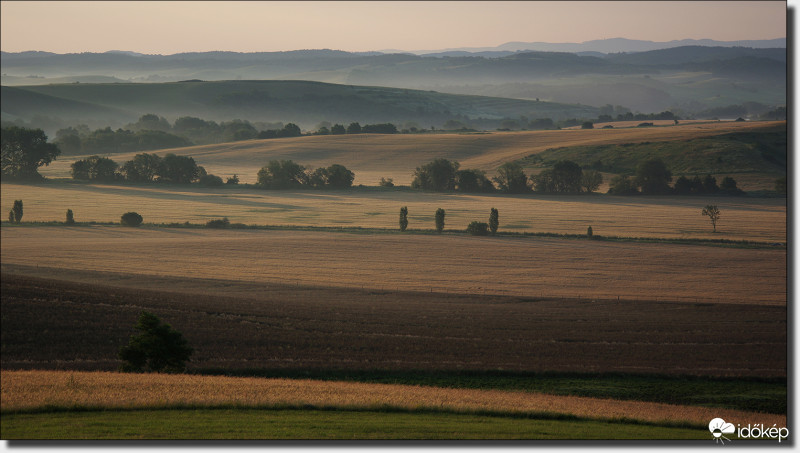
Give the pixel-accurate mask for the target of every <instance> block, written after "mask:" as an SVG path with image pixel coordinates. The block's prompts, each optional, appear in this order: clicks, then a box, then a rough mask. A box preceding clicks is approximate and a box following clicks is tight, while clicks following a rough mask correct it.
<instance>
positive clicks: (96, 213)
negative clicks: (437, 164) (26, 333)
mask: <svg viewBox="0 0 800 453" xmlns="http://www.w3.org/2000/svg"><path fill="white" fill-rule="evenodd" d="M18 199H22V200H23V202H24V206H25V214H24V218H23V220H25V221H45V222H47V221H63V220H64V216H65V212H66V210H67V209H72V210H73V212H74V213H75V220H76V221H78V222H90V221H94V222H119V218H120V216H121V215H122V214H123V213H125V212H128V211H135V212H138V213H139V214H141V215H142V216H143V217H144V221H145V223H173V222H174V223H184V222H192V223H205V222H207V221H208V220H211V219H220V218H223V217H227V218H228V219H229V220H230V221H231V222H232V223H244V224H248V225H249V224H258V225H296V226H323V227H331V226H332V227H363V228H383V229H389V230H396V229H397V228H398V214H399V212H400V208H401V207H402V206H407V207H408V211H409V214H408V218H409V226H408V227H409V229H427V230H430V229H433V228H434V213H435V212H436V209H438V208H442V209H444V210H445V212H446V217H445V228H446V229H454V230H461V231H463V230H464V229H466V227H467V225H468V224H469V223H470V222H472V221H475V220H478V221H481V222H486V221H487V220H488V217H489V210H490V209H491V208H496V209H498V211H499V213H500V231H512V232H529V233H531V232H547V233H558V234H585V233H586V230H587V228H588V227H589V226H591V227H592V229H593V231H594V234H596V235H602V236H623V237H650V238H705V239H729V240H747V241H759V242H769V243H776V242H779V243H785V242H786V199H785V198H737V197H622V196H609V195H594V196H566V195H565V196H555V195H551V196H543V195H533V196H500V195H466V194H436V193H423V192H407V191H386V192H383V191H346V192H345V191H342V192H335V191H334V192H328V191H324V192H323V191H267V190H259V189H244V188H236V189H234V188H221V189H202V188H195V187H181V186H159V185H154V186H126V185H88V184H71V183H67V182H52V183H46V184H40V185H21V184H7V183H4V184H2V191H1V192H0V211H1V212H5V213H8V211H9V210H11V207H12V206H13V203H14V200H18ZM707 204H715V205H717V206H718V207H719V209H720V211H721V213H722V217H721V219H720V220H719V222H718V223H717V233H714V232H713V231H712V228H711V222H709V219H708V217H705V216H703V215H702V214H701V210H702V208H703V207H704V206H705V205H707Z"/></svg>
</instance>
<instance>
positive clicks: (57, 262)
mask: <svg viewBox="0 0 800 453" xmlns="http://www.w3.org/2000/svg"><path fill="white" fill-rule="evenodd" d="M1 234H2V242H1V243H0V247H1V250H2V255H3V264H4V265H6V264H19V265H27V266H36V265H40V266H43V267H53V268H67V269H78V270H91V271H109V270H110V271H114V272H119V273H125V274H132V275H138V276H152V277H158V276H172V277H188V276H191V277H198V278H221V279H230V280H238V281H246V282H260V283H268V282H271V283H290V284H299V285H318V286H338V287H351V288H362V287H364V288H371V289H391V290H401V291H405V290H410V291H433V292H459V293H471V294H509V295H519V296H525V297H541V296H557V297H588V298H598V297H600V298H617V297H620V298H623V299H639V300H656V299H661V300H679V299H681V298H689V299H691V300H694V301H712V302H724V303H733V304H736V303H763V304H769V305H785V303H786V251H785V250H784V249H741V248H730V247H704V246H689V245H675V244H664V243H656V244H643V243H616V242H606V241H592V240H588V239H569V240H567V239H561V238H541V237H528V238H511V237H497V238H487V237H483V238H481V237H469V236H464V235H447V234H445V235H443V236H438V235H403V234H354V233H337V232H319V231H310V232H304V231H278V230H209V229H180V228H176V229H173V228H152V229H141V228H140V229H133V228H125V227H122V226H81V227H59V226H41V227H4V228H3V229H2V232H1Z"/></svg>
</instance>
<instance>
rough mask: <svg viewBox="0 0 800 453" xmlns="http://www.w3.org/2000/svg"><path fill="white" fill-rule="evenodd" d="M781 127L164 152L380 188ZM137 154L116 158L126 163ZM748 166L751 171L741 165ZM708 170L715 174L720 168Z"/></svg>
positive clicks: (350, 138)
mask: <svg viewBox="0 0 800 453" xmlns="http://www.w3.org/2000/svg"><path fill="white" fill-rule="evenodd" d="M780 127H782V128H783V129H784V130H785V127H786V122H784V121H777V122H739V123H737V122H712V123H686V124H678V125H674V126H665V127H651V128H635V127H634V128H619V129H591V130H557V131H525V132H490V133H466V134H452V133H451V134H419V135H417V134H408V135H407V134H395V135H382V134H358V135H337V136H330V135H326V136H307V137H298V138H284V139H271V140H250V141H243V142H234V143H224V144H216V145H203V146H193V147H187V148H179V149H170V150H163V151H158V154H164V153H167V152H172V153H175V154H179V155H186V156H192V157H194V159H195V160H196V161H197V162H198V164H199V165H202V166H204V167H205V168H206V170H208V172H210V173H214V174H218V175H224V176H230V175H233V174H234V173H236V174H238V175H239V177H240V179H241V181H242V182H249V183H254V182H255V181H256V174H257V173H258V170H259V169H260V168H261V167H263V166H264V165H266V163H267V162H269V161H270V160H274V159H291V160H293V161H295V162H297V163H300V164H303V165H307V166H312V167H320V166H328V165H331V164H334V163H338V164H342V165H344V166H346V167H347V168H349V169H350V170H352V171H353V172H354V173H355V174H356V180H355V182H354V183H355V184H364V185H372V186H374V185H377V184H378V181H379V180H380V178H381V177H387V178H393V179H394V181H395V184H404V185H408V184H410V182H411V180H412V177H413V173H414V170H415V169H416V168H417V167H418V166H420V165H423V164H425V163H427V162H429V161H431V160H433V159H436V158H440V157H442V158H446V159H450V160H455V161H458V162H460V163H461V168H479V169H482V170H486V171H487V172H489V173H490V174H491V175H493V174H494V172H495V170H496V169H497V167H499V166H500V165H502V164H503V163H505V162H511V161H514V160H518V159H523V158H525V157H528V156H530V155H531V154H537V153H540V152H543V151H546V150H548V149H551V148H558V147H571V146H588V145H615V144H616V145H621V144H627V143H634V144H635V143H642V142H653V143H654V142H662V141H663V142H669V141H684V140H692V139H697V138H702V137H710V136H716V135H722V134H729V133H733V132H752V133H757V132H764V131H768V132H771V131H774V130H775V129H776V128H780ZM134 154H135V153H126V154H115V155H112V156H111V157H112V158H113V159H114V160H115V161H116V162H118V163H123V162H125V161H127V160H129V159H131V158H133V156H134ZM664 157H666V156H664ZM79 158H81V156H74V157H71V158H66V157H64V158H62V159H58V160H56V161H55V162H53V163H52V164H51V165H50V166H49V167H43V168H42V169H41V173H42V174H43V175H45V176H47V177H69V175H70V164H71V163H72V162H73V161H74V160H75V159H79ZM748 170H751V169H750V168H740V169H739V171H748ZM706 171H712V172H713V169H708V170H706ZM773 180H774V177H773ZM743 188H744V189H745V190H747V187H743Z"/></svg>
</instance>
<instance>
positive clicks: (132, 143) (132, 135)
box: [53, 113, 398, 154]
mask: <svg viewBox="0 0 800 453" xmlns="http://www.w3.org/2000/svg"><path fill="white" fill-rule="evenodd" d="M396 133H398V130H397V127H396V126H395V125H394V124H391V123H382V124H366V125H364V126H361V124H359V123H356V122H354V123H350V125H349V126H347V127H345V126H343V125H341V124H335V125H333V126H331V127H330V128H329V127H327V126H321V127H319V128H318V129H317V130H315V131H313V132H309V135H329V134H332V135H339V134H396ZM301 135H303V132H302V130H301V129H300V126H298V125H296V124H294V123H287V124H285V125H284V124H282V123H255V124H253V123H250V122H249V121H247V120H239V119H235V120H231V121H223V122H220V123H217V122H215V121H209V120H204V119H201V118H196V117H192V116H183V117H180V118H178V119H176V120H175V122H174V123H173V124H170V122H169V121H168V120H167V119H166V118H164V117H161V116H158V115H155V114H152V113H150V114H146V115H142V116H141V117H140V118H139V120H138V121H136V122H135V123H130V124H128V125H126V126H125V127H124V128H119V129H117V130H113V129H111V128H110V127H105V128H101V129H96V130H94V131H92V130H90V129H89V127H88V126H86V125H78V126H74V127H73V126H70V127H67V128H63V129H59V130H58V131H57V132H56V137H55V140H54V141H53V143H55V144H56V145H57V146H58V147H59V148H60V149H61V150H62V151H63V152H64V153H65V154H91V153H97V154H108V153H122V152H136V151H149V150H155V149H165V148H179V147H184V146H192V145H206V144H213V143H225V142H236V141H242V140H253V139H269V138H286V137H300V136H301Z"/></svg>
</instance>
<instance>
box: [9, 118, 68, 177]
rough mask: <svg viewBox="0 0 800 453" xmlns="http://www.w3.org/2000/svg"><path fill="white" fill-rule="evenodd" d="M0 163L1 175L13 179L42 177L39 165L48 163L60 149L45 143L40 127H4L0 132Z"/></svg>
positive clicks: (45, 138)
mask: <svg viewBox="0 0 800 453" xmlns="http://www.w3.org/2000/svg"><path fill="white" fill-rule="evenodd" d="M0 135H1V136H0V165H1V166H2V174H3V177H8V178H13V179H34V180H36V179H42V175H40V174H39V171H38V169H39V167H41V166H42V165H49V164H50V162H52V161H53V160H54V159H55V158H56V157H57V156H58V155H59V154H61V150H60V149H58V146H56V145H54V144H52V143H47V136H46V135H45V134H44V131H43V130H41V129H26V128H23V127H17V126H11V127H4V128H3V129H2V134H0Z"/></svg>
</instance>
